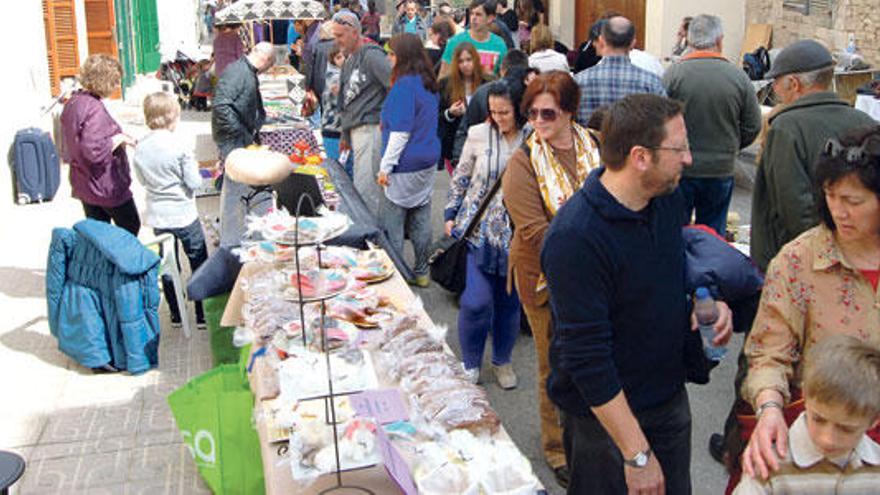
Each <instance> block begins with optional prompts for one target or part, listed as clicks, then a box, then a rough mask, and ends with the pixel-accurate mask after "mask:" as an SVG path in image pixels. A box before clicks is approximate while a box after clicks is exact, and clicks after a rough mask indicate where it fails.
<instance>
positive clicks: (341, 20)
mask: <svg viewBox="0 0 880 495" xmlns="http://www.w3.org/2000/svg"><path fill="white" fill-rule="evenodd" d="M333 22H335V23H336V24H342V25H343V26H348V27H357V26H355V25H354V21H352V20H351V19H349V18H348V17H347V16H344V15H335V16H333Z"/></svg>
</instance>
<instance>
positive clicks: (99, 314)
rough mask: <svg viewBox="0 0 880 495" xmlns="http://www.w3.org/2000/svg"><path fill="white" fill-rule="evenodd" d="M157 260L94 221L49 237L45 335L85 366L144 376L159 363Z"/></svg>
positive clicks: (116, 230)
mask: <svg viewBox="0 0 880 495" xmlns="http://www.w3.org/2000/svg"><path fill="white" fill-rule="evenodd" d="M158 267H159V257H158V256H157V255H156V254H155V253H153V252H151V251H149V250H148V249H146V248H144V247H143V245H142V244H141V243H140V241H138V239H137V238H136V237H134V236H133V235H131V234H130V233H129V232H127V231H125V230H123V229H121V228H118V227H115V226H113V225H110V224H108V223H104V222H99V221H96V220H83V221H81V222H78V223H77V224H76V225H74V226H73V229H72V230H71V229H67V228H56V229H54V230H53V231H52V243H51V245H50V247H49V259H48V262H47V266H46V302H47V304H48V309H49V329H50V331H51V332H52V335H54V336H55V338H56V339H58V348H59V349H60V350H61V352H63V353H64V354H66V355H68V356H70V357H71V358H72V359H74V360H76V361H77V362H78V363H80V364H81V365H83V366H86V367H89V368H96V367H100V366H103V365H106V364H109V365H112V366H113V367H115V368H117V369H124V370H128V371H129V372H130V373H142V372H144V371H147V370H148V369H150V368H151V367H153V366H156V365H157V364H158V362H159V315H158V307H159V288H158V287H159V286H158V281H157V276H158Z"/></svg>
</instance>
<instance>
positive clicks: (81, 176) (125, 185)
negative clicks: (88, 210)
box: [61, 91, 131, 208]
mask: <svg viewBox="0 0 880 495" xmlns="http://www.w3.org/2000/svg"><path fill="white" fill-rule="evenodd" d="M61 129H62V131H61V132H62V135H63V136H64V161H66V162H67V163H69V164H70V186H71V188H72V189H73V197H74V198H77V199H79V200H81V201H82V202H84V203H88V204H90V205H95V206H104V207H108V208H112V207H115V206H119V205H121V204H122V203H125V202H126V201H128V200H130V199H131V190H129V186H130V185H131V173H130V171H129V168H128V156H127V155H126V154H125V147H124V146H120V147H118V148H116V150H113V145H112V144H111V138H112V137H113V136H114V135H116V134H119V133H120V132H122V128H121V127H119V124H117V123H116V121H115V120H113V117H111V116H110V113H109V112H107V109H106V108H105V107H104V104H103V103H101V99H100V98H98V97H97V96H95V95H93V94H91V93H89V92H87V91H77V92H75V93H74V94H73V96H71V97H70V100H68V101H67V103H66V104H65V105H64V110H63V111H62V112H61Z"/></svg>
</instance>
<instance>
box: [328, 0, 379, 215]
mask: <svg viewBox="0 0 880 495" xmlns="http://www.w3.org/2000/svg"><path fill="white" fill-rule="evenodd" d="M333 23H334V24H333V36H334V37H335V38H336V43H337V44H338V45H339V47H340V48H342V50H343V51H344V52H345V54H346V55H348V58H347V59H346V61H345V64H343V66H342V74H341V77H340V88H339V106H338V108H339V116H340V121H341V123H342V138H341V141H340V145H339V149H340V152H342V151H344V150H347V149H350V150H351V153H352V155H353V156H354V187H355V189H356V190H357V191H358V193H359V194H360V195H361V197H362V198H363V200H364V203H366V205H367V207H368V208H369V209H370V211H371V212H373V214H374V215H376V214H378V211H379V199H380V198H381V195H382V191H381V190H380V189H379V185H378V184H377V183H376V174H377V173H378V172H379V161H380V160H381V159H382V133H381V131H380V130H379V114H380V113H381V111H382V104H383V103H384V102H385V95H386V94H387V93H388V89H389V88H390V87H391V63H390V62H389V61H388V58H387V57H386V55H385V51H384V50H382V48H381V47H379V46H378V45H375V44H372V43H367V42H365V40H364V38H363V37H362V36H361V23H360V21H358V18H357V16H356V15H354V14H353V13H352V12H350V11H347V10H341V11H339V12H337V13H336V14H335V15H334V16H333Z"/></svg>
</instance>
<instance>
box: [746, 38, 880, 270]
mask: <svg viewBox="0 0 880 495" xmlns="http://www.w3.org/2000/svg"><path fill="white" fill-rule="evenodd" d="M833 64H834V62H833V60H832V59H831V53H829V52H828V49H827V48H825V47H824V46H822V45H820V44H819V43H818V42H816V41H813V40H801V41H797V42H795V43H792V44H791V45H789V46H787V47H785V49H783V50H782V51H781V52H780V53H779V55H778V56H777V57H776V60H775V61H774V62H773V66H772V67H771V68H770V72H768V73H767V77H769V78H772V79H773V91H774V92H775V93H776V95H777V96H778V97H779V98H780V99H781V100H782V103H783V105H784V106H783V107H782V108H781V109H779V110H777V111H775V112H774V115H773V116H772V117H771V118H770V127H769V130H768V132H767V137H766V139H765V141H764V150H763V152H762V153H761V158H760V160H759V163H758V173H757V175H756V177H755V189H754V191H753V196H752V240H751V255H752V259H753V260H754V261H755V263H756V264H757V265H758V267H759V268H760V269H761V270H766V269H767V265H768V264H769V263H770V260H771V259H773V257H774V256H776V253H778V252H779V250H780V248H782V246H784V245H785V244H786V243H788V242H789V241H791V240H792V239H794V238H795V237H797V236H798V235H800V234H801V233H802V232H804V231H805V230H807V229H809V228H811V227H813V226H814V225H816V224H817V223H819V215H818V212H817V211H816V194H817V193H818V192H819V191H818V190H817V189H815V188H814V184H813V178H814V172H815V164H816V159H817V158H818V156H819V154H820V153H821V151H822V148H823V147H824V146H825V142H826V141H827V140H828V138H831V137H839V136H840V135H841V134H843V133H844V132H845V131H847V130H849V129H852V128H854V127H860V126H865V125H872V124H876V122H874V120H873V119H871V117H869V116H868V115H867V114H865V113H862V112H860V111H858V110H856V109H854V108H852V107H851V106H849V104H848V103H847V102H845V101H843V100H841V99H840V98H839V97H838V96H837V95H836V94H835V93H833V92H831V91H830V90H829V88H830V86H831V79H832V77H833V75H834V65H833Z"/></svg>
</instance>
